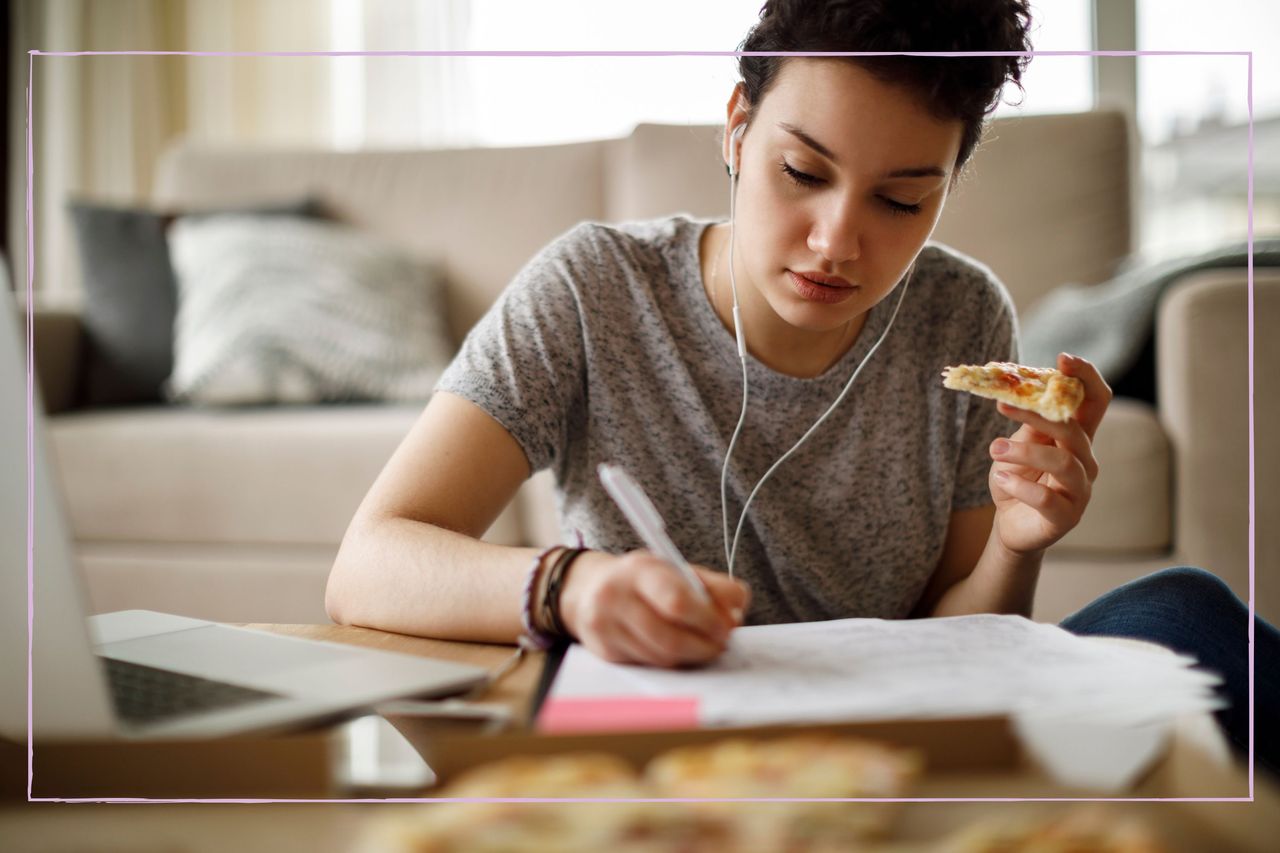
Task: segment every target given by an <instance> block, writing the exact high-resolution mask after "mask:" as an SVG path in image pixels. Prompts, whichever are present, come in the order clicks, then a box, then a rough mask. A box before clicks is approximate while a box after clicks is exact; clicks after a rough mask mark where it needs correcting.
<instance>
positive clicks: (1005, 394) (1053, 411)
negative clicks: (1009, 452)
mask: <svg viewBox="0 0 1280 853" xmlns="http://www.w3.org/2000/svg"><path fill="white" fill-rule="evenodd" d="M942 384H943V385H944V386H945V387H947V388H950V389H952V390H953V391H967V392H968V393H970V394H976V395H977V396H979V397H986V398H988V399H991V400H999V401H1001V402H1004V403H1008V404H1009V405H1011V406H1016V407H1017V408H1019V409H1026V410H1028V411H1032V412H1035V413H1036V414H1038V415H1040V416H1042V417H1044V418H1046V419H1048V420H1051V421H1058V422H1062V421H1067V420H1070V419H1071V418H1072V417H1074V416H1075V413H1076V410H1077V409H1079V408H1080V404H1081V403H1083V402H1084V383H1083V382H1081V381H1080V380H1079V379H1076V378H1075V377H1074V376H1067V375H1066V374H1065V373H1063V372H1062V371H1060V370H1055V369H1054V368H1052V367H1027V366H1026V365H1022V364H1013V363H1011V362H1006V361H989V362H987V363H986V364H984V365H976V364H961V365H957V366H955V367H948V368H946V369H945V370H943V371H942Z"/></svg>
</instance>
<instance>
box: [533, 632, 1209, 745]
mask: <svg viewBox="0 0 1280 853" xmlns="http://www.w3.org/2000/svg"><path fill="white" fill-rule="evenodd" d="M1194 663H1195V661H1194V660H1192V659H1190V658H1187V657H1185V656H1180V655H1175V654H1173V653H1171V652H1169V651H1167V650H1165V649H1161V648H1159V647H1156V646H1150V645H1148V644H1138V643H1119V642H1115V641H1101V640H1098V639H1096V638H1082V637H1077V636H1075V635H1073V634H1070V633H1068V632H1067V631H1065V630H1063V629H1061V628H1058V627H1056V626H1054V625H1045V624H1040V623H1036V622H1032V621H1031V620H1029V619H1025V618H1023V617H1020V616H998V615H985V614H984V615H976V616H955V617H947V618H940V619H920V620H901V621H896V620H894V621H891V620H883V619H842V620H837V621H833V622H809V623H797V624H787V625H764V626H757V627H749V628H739V629H738V630H736V631H735V632H734V633H733V636H732V639H731V641H730V649H729V651H728V652H726V653H725V654H724V655H723V656H722V657H721V658H720V659H719V660H717V661H716V662H715V663H713V664H711V665H709V666H706V667H702V668H698V669H687V670H662V669H653V668H648V667H640V666H624V665H618V664H610V663H606V662H604V661H602V660H600V659H599V658H597V657H596V656H595V655H593V654H591V653H590V652H588V651H586V650H585V649H583V648H582V647H581V646H574V647H572V648H571V649H570V650H569V652H568V654H567V655H566V656H565V659H564V662H563V663H562V665H561V667H560V672H559V675H558V676H557V678H556V681H555V684H554V686H553V688H552V691H551V694H550V700H551V701H555V700H563V699H577V698H587V697H619V696H654V697H658V696H661V697H680V698H684V699H694V700H696V702H697V707H698V720H699V722H700V723H701V724H702V725H704V726H722V725H735V726H741V725H767V724H775V723H806V722H833V721H859V720H900V719H936V718H955V717H975V716H993V715H1009V716H1012V717H1015V718H1016V717H1019V716H1026V717H1029V718H1039V719H1055V720H1061V721H1067V720H1071V721H1076V722H1090V723H1098V724H1106V725H1113V726H1142V725H1148V724H1153V723H1159V722H1161V721H1167V720H1170V719H1173V718H1175V717H1178V716H1181V715H1184V714H1191V713H1197V712H1203V711H1208V710H1213V709H1216V708H1219V707H1221V706H1222V702H1221V700H1219V699H1218V698H1217V697H1215V695H1214V692H1213V687H1214V685H1216V684H1218V683H1219V682H1220V679H1219V678H1218V677H1217V676H1216V675H1213V674H1210V673H1207V672H1203V671H1201V670H1196V669H1192V668H1191V667H1192V666H1193V665H1194Z"/></svg>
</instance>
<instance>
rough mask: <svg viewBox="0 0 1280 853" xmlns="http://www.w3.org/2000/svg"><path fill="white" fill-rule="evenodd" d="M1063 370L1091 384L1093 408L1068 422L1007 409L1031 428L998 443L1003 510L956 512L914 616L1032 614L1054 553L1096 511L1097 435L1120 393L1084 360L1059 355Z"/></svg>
mask: <svg viewBox="0 0 1280 853" xmlns="http://www.w3.org/2000/svg"><path fill="white" fill-rule="evenodd" d="M1058 369H1059V370H1061V371H1062V372H1063V373H1065V374H1067V375H1068V376H1075V377H1076V378H1078V379H1080V381H1081V382H1083V383H1084V391H1085V398H1084V402H1083V403H1081V404H1080V408H1079V410H1078V411H1077V412H1076V415H1075V417H1074V418H1072V419H1071V420H1068V421H1066V422H1065V423H1056V422H1054V421H1050V420H1047V419H1045V418H1043V417H1041V416H1039V415H1037V414H1035V413H1034V412H1028V411H1025V410H1023V409H1018V408H1015V407H1013V406H1008V405H1006V404H1004V403H1000V404H999V407H1000V413H1001V414H1003V415H1004V416H1005V417H1008V418H1011V419H1013V420H1016V421H1019V422H1021V424H1022V426H1021V427H1019V429H1018V431H1017V432H1015V433H1014V434H1013V435H1012V436H1011V437H1009V438H1008V439H996V440H995V441H993V442H992V443H991V448H990V453H991V457H992V459H993V460H994V462H993V464H992V466H991V473H990V475H989V478H988V483H989V485H990V488H991V496H992V498H993V499H994V501H995V505H994V506H986V507H979V508H976V509H968V510H959V511H957V512H954V513H952V514H951V519H950V524H949V526H948V529H947V539H946V544H945V545H944V546H943V553H942V559H941V560H940V561H939V564H938V568H937V570H936V571H935V572H934V574H933V577H932V578H931V579H930V581H929V586H928V588H927V589H926V590H925V593H924V595H923V596H922V597H921V600H920V602H919V604H918V605H917V606H916V610H915V612H914V613H913V615H915V616H957V615H961V614H965V613H1020V614H1022V615H1024V616H1030V615H1031V604H1032V600H1033V598H1034V597H1035V588H1036V580H1037V579H1038V578H1039V574H1040V563H1041V560H1042V559H1043V558H1044V552H1045V550H1046V549H1048V547H1049V546H1050V545H1052V544H1053V543H1055V542H1057V541H1058V540H1059V539H1061V538H1062V537H1063V536H1065V535H1066V534H1067V532H1068V531H1070V530H1071V529H1072V528H1074V527H1075V526H1076V525H1077V524H1078V523H1079V522H1080V518H1081V516H1083V515H1084V510H1085V507H1087V506H1088V505H1089V498H1090V496H1091V494H1092V490H1093V482H1094V480H1095V479H1097V476H1098V463H1097V460H1095V459H1094V457H1093V436H1094V434H1095V433H1096V432H1097V429H1098V424H1100V423H1101V422H1102V416H1103V415H1104V414H1105V413H1106V411H1107V406H1108V404H1110V402H1111V388H1110V387H1108V385H1107V383H1106V381H1105V380H1103V378H1102V375H1101V374H1100V373H1098V370H1097V368H1096V367H1094V366H1093V365H1092V364H1090V363H1089V362H1088V361H1086V360H1085V359H1082V358H1077V357H1075V356H1069V355H1059V356H1058Z"/></svg>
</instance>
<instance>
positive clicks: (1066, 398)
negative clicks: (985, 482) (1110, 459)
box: [943, 355, 1111, 554]
mask: <svg viewBox="0 0 1280 853" xmlns="http://www.w3.org/2000/svg"><path fill="white" fill-rule="evenodd" d="M943 376H944V384H945V385H946V387H948V388H955V389H956V390H963V391H969V392H970V393H974V394H978V395H980V396H983V397H989V398H992V399H995V400H997V401H998V406H999V409H1000V413H1001V414H1002V415H1004V416H1005V417H1007V418H1010V419H1012V420H1016V421H1019V422H1020V423H1021V424H1022V426H1021V427H1020V428H1019V429H1018V431H1017V432H1015V433H1014V434H1013V435H1012V436H1010V437H1009V438H1007V439H1005V438H998V439H996V440H995V441H993V442H992V443H991V447H990V450H989V452H990V455H991V458H992V459H993V460H994V463H993V464H992V466H991V476H990V478H989V483H990V488H991V496H992V498H993V499H994V500H995V506H996V517H995V530H996V533H997V534H998V536H999V540H1000V543H1001V544H1002V545H1003V546H1004V547H1005V548H1006V549H1007V550H1008V551H1010V552H1012V553H1014V554H1032V553H1035V552H1042V551H1044V550H1045V549H1046V548H1048V547H1049V546H1050V545H1052V544H1053V543H1055V542H1057V541H1058V540H1059V539H1061V538H1062V537H1063V536H1065V535H1066V534H1067V533H1068V532H1069V531H1070V530H1071V529H1072V528H1074V527H1075V526H1076V525H1077V524H1079V522H1080V518H1081V517H1082V516H1083V515H1084V510H1085V507H1086V506H1088V504H1089V498H1090V496H1091V494H1092V490H1093V481H1094V480H1095V479H1096V478H1097V476H1098V463H1097V460H1096V459H1095V458H1094V456H1093V444H1092V441H1093V435H1094V433H1095V432H1096V431H1097V428H1098V424H1099V423H1100V422H1101V421H1102V416H1103V414H1104V413H1105V412H1106V409H1107V405H1108V404H1109V403H1110V401H1111V389H1110V388H1109V387H1108V386H1107V383H1106V382H1105V381H1104V380H1103V378H1102V375H1101V374H1100V373H1099V372H1098V370H1097V368H1096V367H1094V366H1093V365H1092V364H1090V363H1089V362H1088V361H1086V360H1085V359H1083V358H1077V357H1076V356H1069V355H1059V356H1058V366H1057V369H1052V368H1035V367H1025V366H1023V365H1017V364H1008V363H1004V362H991V363H989V364H986V365H983V366H977V365H961V366H959V367H951V368H948V369H947V370H946V371H945V372H944V374H943Z"/></svg>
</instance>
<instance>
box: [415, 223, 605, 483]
mask: <svg viewBox="0 0 1280 853" xmlns="http://www.w3.org/2000/svg"><path fill="white" fill-rule="evenodd" d="M590 254H591V252H590V245H589V231H588V226H578V227H576V228H574V229H572V230H571V231H569V232H568V233H567V234H565V235H564V236H562V237H560V238H558V239H557V240H555V241H553V242H552V243H551V244H550V245H548V246H547V247H546V248H545V249H543V250H542V251H541V252H539V253H538V254H537V255H536V256H534V258H533V259H532V260H530V261H529V263H528V264H526V265H525V266H524V268H523V269H521V270H520V272H519V273H517V274H516V276H515V278H514V279H512V281H511V283H510V284H509V285H508V286H507V288H506V289H505V290H504V291H503V292H502V295H501V296H500V297H499V298H498V299H497V301H496V302H494V304H493V306H492V307H491V308H490V309H489V311H488V312H487V313H486V314H485V315H484V317H483V318H481V320H480V321H479V322H478V323H477V324H476V325H475V327H474V328H473V329H472V330H471V331H470V332H469V333H468V335H467V337H466V340H465V341H463V344H462V347H461V348H460V349H459V351H458V354H457V356H456V357H455V358H454V360H453V362H452V363H450V365H449V367H448V368H447V369H446V370H445V371H444V374H443V375H442V376H441V377H440V380H439V382H437V383H436V390H437V391H447V392H449V393H451V394H456V395H458V396H460V397H463V398H464V399H466V400H469V401H470V402H472V403H474V404H475V405H477V406H479V407H480V408H481V409H483V410H484V411H485V412H486V413H488V414H489V416H490V417H492V418H493V419H494V420H496V421H497V422H498V423H499V424H501V425H502V426H503V428H505V429H506V430H507V432H509V433H511V435H512V437H513V438H515V440H516V442H517V443H519V445H520V447H521V448H522V449H523V450H524V453H525V456H526V458H527V459H528V460H529V467H530V470H531V471H539V470H542V469H543V468H547V467H550V466H552V465H554V464H555V463H556V461H557V460H558V459H559V458H560V456H561V454H562V452H563V448H564V446H565V443H566V436H567V435H568V430H569V425H570V424H571V423H572V421H573V419H574V418H576V417H579V416H581V414H582V407H583V405H584V398H585V394H584V390H583V389H584V383H585V380H584V377H585V365H584V362H585V359H584V346H583V335H582V329H583V323H582V314H581V308H582V306H581V300H580V298H579V293H580V291H579V288H578V284H579V283H580V282H581V281H582V280H583V276H584V274H585V272H586V269H587V266H588V258H589V256H590Z"/></svg>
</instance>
